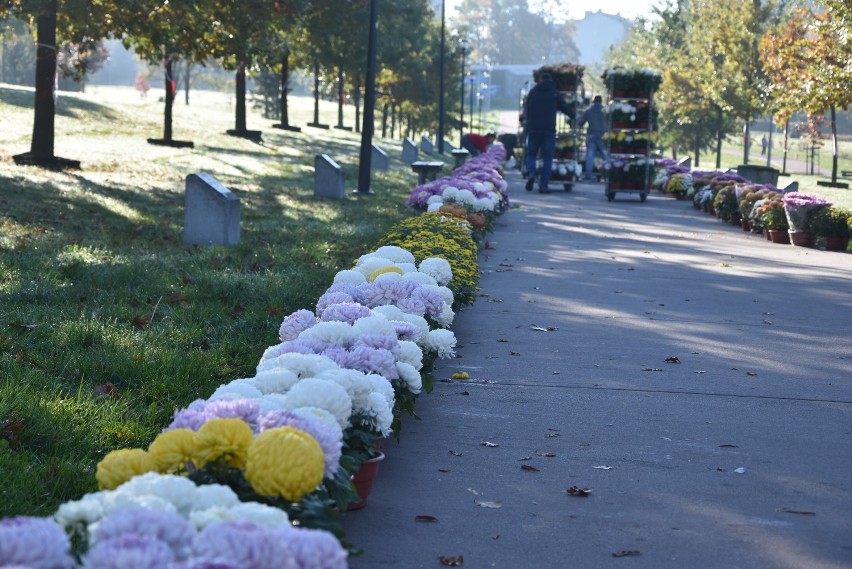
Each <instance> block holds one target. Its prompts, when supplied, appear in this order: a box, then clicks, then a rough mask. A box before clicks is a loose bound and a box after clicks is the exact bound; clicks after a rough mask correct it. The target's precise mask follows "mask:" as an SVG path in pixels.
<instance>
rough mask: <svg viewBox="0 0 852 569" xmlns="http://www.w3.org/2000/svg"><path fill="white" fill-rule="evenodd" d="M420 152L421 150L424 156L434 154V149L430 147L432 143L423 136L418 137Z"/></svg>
mask: <svg viewBox="0 0 852 569" xmlns="http://www.w3.org/2000/svg"><path fill="white" fill-rule="evenodd" d="M420 150H422V151H423V152H425V153H426V154H434V153H435V147H434V146H433V145H432V141H431V140H429V138H427V137H425V136H421V137H420Z"/></svg>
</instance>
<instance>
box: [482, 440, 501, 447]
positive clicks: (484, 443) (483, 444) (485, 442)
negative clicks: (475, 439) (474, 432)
mask: <svg viewBox="0 0 852 569" xmlns="http://www.w3.org/2000/svg"><path fill="white" fill-rule="evenodd" d="M479 444H481V445H482V446H484V447H490V448H493V447H498V446H500V445H498V444H497V443H491V442H488V441H482V442H481V443H479Z"/></svg>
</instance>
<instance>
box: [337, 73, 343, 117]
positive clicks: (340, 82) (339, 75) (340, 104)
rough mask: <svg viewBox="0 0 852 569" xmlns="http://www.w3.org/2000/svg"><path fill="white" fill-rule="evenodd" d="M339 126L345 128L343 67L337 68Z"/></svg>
mask: <svg viewBox="0 0 852 569" xmlns="http://www.w3.org/2000/svg"><path fill="white" fill-rule="evenodd" d="M337 128H341V129H342V128H343V69H338V70H337Z"/></svg>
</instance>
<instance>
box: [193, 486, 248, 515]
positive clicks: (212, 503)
mask: <svg viewBox="0 0 852 569" xmlns="http://www.w3.org/2000/svg"><path fill="white" fill-rule="evenodd" d="M239 503H240V499H239V497H238V496H237V494H236V492H234V491H233V490H231V489H230V488H229V487H228V486H225V485H224V484H202V485H201V486H199V487H198V488H196V490H195V499H194V500H193V501H192V511H196V510H206V509H208V508H233V507H234V506H236V505H237V504H239Z"/></svg>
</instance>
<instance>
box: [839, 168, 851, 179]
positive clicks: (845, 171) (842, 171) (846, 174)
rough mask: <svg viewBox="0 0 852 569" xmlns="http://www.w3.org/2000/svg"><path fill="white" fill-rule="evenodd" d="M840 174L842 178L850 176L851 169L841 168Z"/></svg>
mask: <svg viewBox="0 0 852 569" xmlns="http://www.w3.org/2000/svg"><path fill="white" fill-rule="evenodd" d="M840 175H841V176H842V177H844V178H852V170H841V171H840Z"/></svg>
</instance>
